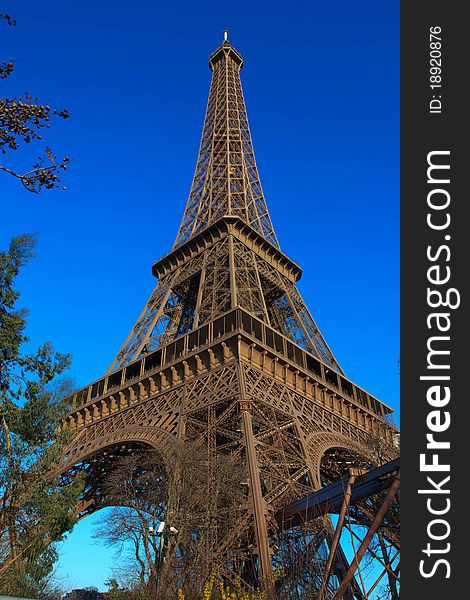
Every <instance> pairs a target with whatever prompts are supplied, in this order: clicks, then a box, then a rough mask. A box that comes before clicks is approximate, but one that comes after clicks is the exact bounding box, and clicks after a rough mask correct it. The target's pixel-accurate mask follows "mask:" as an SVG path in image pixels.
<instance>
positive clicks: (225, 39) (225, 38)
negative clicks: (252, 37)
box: [224, 29, 229, 42]
mask: <svg viewBox="0 0 470 600" xmlns="http://www.w3.org/2000/svg"><path fill="white" fill-rule="evenodd" d="M228 34H229V30H228V29H224V42H228Z"/></svg>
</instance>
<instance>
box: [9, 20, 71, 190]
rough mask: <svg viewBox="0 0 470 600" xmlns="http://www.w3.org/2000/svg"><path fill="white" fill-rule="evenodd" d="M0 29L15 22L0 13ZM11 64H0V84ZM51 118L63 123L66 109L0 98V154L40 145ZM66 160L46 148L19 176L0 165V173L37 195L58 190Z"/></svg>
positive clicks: (27, 97) (30, 100)
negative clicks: (61, 120) (54, 117)
mask: <svg viewBox="0 0 470 600" xmlns="http://www.w3.org/2000/svg"><path fill="white" fill-rule="evenodd" d="M0 25H4V26H10V27H14V26H15V25H16V21H15V20H14V19H12V18H11V17H10V15H7V14H4V13H0ZM14 68H15V62H14V60H12V59H6V60H0V80H4V79H7V78H8V77H10V75H11V74H12V73H13V71H14ZM53 116H56V117H59V118H62V119H67V118H68V117H69V116H70V114H69V112H68V111H67V110H66V109H62V110H59V109H53V108H51V107H50V106H49V105H48V104H41V103H40V102H39V101H38V99H37V98H34V97H33V96H31V94H29V93H27V92H25V93H24V94H23V95H21V96H14V97H2V98H0V153H1V155H2V157H4V158H7V156H6V155H7V154H8V153H11V152H12V151H15V150H18V148H19V147H20V146H21V144H29V143H31V142H33V141H36V142H39V143H41V142H42V139H43V138H42V135H41V134H42V131H43V130H44V129H47V128H49V127H50V121H51V118H52V117H53ZM69 160H70V159H69V158H68V157H67V156H65V157H64V158H62V160H57V157H56V156H55V154H54V152H53V151H52V149H51V148H50V147H49V146H45V147H44V149H43V152H42V155H41V156H39V157H38V159H37V160H36V162H35V163H34V164H33V165H29V166H28V167H27V169H26V170H24V171H22V172H19V171H18V170H16V169H13V168H10V167H8V166H7V165H6V164H3V161H2V162H0V170H1V171H3V172H5V173H8V174H10V175H12V176H13V177H16V178H17V179H18V180H19V181H21V183H22V184H23V186H24V187H25V188H26V189H27V190H28V191H30V192H33V193H35V194H39V193H40V192H41V190H42V189H43V188H45V189H50V188H53V187H59V186H60V181H61V179H60V175H61V173H62V171H65V170H66V169H67V167H68V163H69Z"/></svg>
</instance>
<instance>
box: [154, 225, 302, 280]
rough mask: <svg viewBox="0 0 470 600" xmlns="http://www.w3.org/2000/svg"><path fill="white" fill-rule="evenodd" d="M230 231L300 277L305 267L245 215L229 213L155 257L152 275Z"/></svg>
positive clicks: (288, 273) (173, 266) (160, 274)
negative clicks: (274, 242) (164, 253)
mask: <svg viewBox="0 0 470 600" xmlns="http://www.w3.org/2000/svg"><path fill="white" fill-rule="evenodd" d="M227 235H233V236H234V237H236V238H237V239H239V240H240V241H241V242H243V243H245V244H246V245H247V246H248V247H249V249H250V250H253V252H255V254H257V255H258V256H259V257H260V258H262V259H264V260H267V261H268V262H270V263H271V264H273V265H275V266H277V268H278V270H279V271H280V272H281V273H282V274H283V275H284V276H286V277H287V278H288V279H289V280H290V281H291V282H293V283H295V282H296V281H298V280H299V279H300V278H301V276H302V269H301V268H300V267H299V265H297V264H296V263H295V262H294V261H292V260H291V259H290V258H289V257H288V256H287V255H286V254H284V253H283V252H281V251H280V250H279V249H278V248H276V247H275V246H274V245H273V244H271V242H269V241H268V240H267V239H266V238H264V237H263V236H262V235H261V234H260V233H258V232H257V231H256V230H255V229H253V228H252V227H250V225H248V223H246V222H245V221H243V219H241V218H240V217H234V216H230V215H226V216H224V217H222V218H220V219H218V220H217V221H215V222H214V223H212V224H211V225H209V226H208V227H207V228H206V229H204V230H203V231H201V232H200V233H198V234H196V235H195V236H194V237H190V238H188V239H187V240H186V241H185V242H184V243H183V244H181V246H178V247H177V248H175V249H174V250H172V251H171V252H169V253H168V254H166V255H165V256H163V257H162V258H160V259H158V260H157V261H155V263H154V264H153V266H152V273H153V275H154V276H155V277H158V279H161V278H163V277H164V276H166V275H168V273H170V272H171V271H173V270H174V269H177V268H178V267H179V266H181V264H183V263H184V262H186V261H187V260H189V259H190V258H194V257H195V256H197V255H198V254H200V253H201V252H203V251H204V250H206V249H207V248H208V247H210V246H212V245H213V244H214V243H215V242H217V241H219V240H221V239H222V238H224V237H225V236H227Z"/></svg>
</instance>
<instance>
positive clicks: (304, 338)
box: [61, 35, 395, 597]
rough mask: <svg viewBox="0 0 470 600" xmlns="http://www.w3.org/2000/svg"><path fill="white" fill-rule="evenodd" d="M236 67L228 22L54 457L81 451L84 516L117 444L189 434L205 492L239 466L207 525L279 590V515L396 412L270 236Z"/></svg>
mask: <svg viewBox="0 0 470 600" xmlns="http://www.w3.org/2000/svg"><path fill="white" fill-rule="evenodd" d="M242 66H243V58H242V56H241V54H240V53H239V52H238V51H237V50H236V49H235V48H234V47H233V46H232V44H231V43H230V42H229V41H228V39H227V35H225V39H224V41H223V43H222V45H221V46H220V47H219V48H217V50H215V52H213V54H211V56H210V57H209V67H210V70H211V71H212V82H211V86H210V92H209V100H208V104H207V110H206V115H205V121H204V127H203V132H202V139H201V144H200V149H199V155H198V159H197V164H196V169H195V172H194V178H193V181H192V185H191V190H190V193H189V199H188V201H187V205H186V209H185V211H184V215H183V218H182V221H181V225H180V228H179V231H178V233H177V236H176V240H175V243H174V246H173V248H172V250H171V251H170V252H169V253H168V254H166V255H165V256H163V258H160V259H159V260H157V261H156V262H155V263H154V265H153V267H152V272H153V275H154V276H155V277H156V278H157V280H158V283H157V285H156V287H155V289H154V291H153V293H152V295H151V296H150V298H149V300H148V302H147V304H146V305H145V307H144V309H143V311H142V313H141V314H140V316H139V318H138V319H137V322H136V323H135V325H134V327H133V328H132V330H131V332H130V334H129V336H128V338H127V339H126V340H125V342H124V344H123V346H122V348H121V349H120V350H119V352H118V354H117V356H116V358H115V360H114V361H113V363H112V364H111V365H110V367H109V369H108V371H107V373H106V374H105V375H104V377H102V378H101V379H99V380H97V381H95V382H93V383H91V384H90V385H87V386H86V387H84V388H83V389H80V390H78V391H77V392H76V393H75V394H74V395H73V398H72V407H73V408H72V410H71V412H70V414H69V415H68V418H67V420H66V426H67V427H68V428H70V429H71V430H72V432H73V434H74V437H73V442H72V443H71V445H70V447H69V448H68V452H67V456H66V458H65V460H64V463H63V465H62V466H61V471H62V472H67V471H69V472H70V470H71V469H73V468H74V467H75V466H76V465H78V464H85V463H86V464H87V465H88V469H89V470H88V485H87V488H86V493H85V494H84V497H83V502H82V505H81V516H86V515H87V514H91V513H92V512H94V511H96V510H97V509H99V508H101V507H103V506H105V505H106V498H103V496H102V494H100V492H99V489H100V485H101V481H102V478H103V477H105V476H106V472H107V468H109V463H110V461H112V460H113V456H117V455H119V451H120V449H124V448H137V447H150V448H153V449H155V450H156V451H158V452H159V453H160V454H161V456H162V457H163V458H164V460H168V461H170V458H171V457H172V456H174V455H175V453H177V452H178V448H179V447H180V446H181V445H184V444H186V443H187V442H189V441H190V442H192V443H194V444H195V446H196V447H198V448H199V449H200V451H201V452H204V453H205V455H206V456H207V461H208V463H210V464H211V465H212V466H213V469H212V471H211V472H212V476H211V478H209V479H210V480H209V479H208V481H207V495H208V496H211V494H212V490H213V488H214V486H215V483H214V480H215V479H216V478H217V460H218V458H219V457H221V456H224V457H226V458H228V460H232V461H233V464H236V465H242V466H243V468H244V469H245V470H246V474H247V482H245V483H246V486H245V487H246V493H245V496H246V502H245V504H244V505H243V506H242V508H241V510H240V518H239V519H238V520H236V521H235V522H234V523H233V524H232V523H229V524H227V523H225V524H224V527H221V526H220V523H219V522H217V521H216V522H215V524H214V525H213V526H212V528H211V531H210V534H208V536H209V537H208V538H207V539H209V544H210V550H211V553H212V554H211V555H212V556H213V557H214V560H217V561H218V563H219V564H220V565H222V566H223V568H225V569H226V570H227V573H228V571H229V570H230V565H233V564H235V562H234V553H235V548H236V547H237V548H241V550H240V553H241V555H242V558H241V559H239V562H238V563H237V564H240V561H241V562H242V563H244V565H242V572H243V573H244V574H245V575H246V577H247V579H250V578H251V583H252V584H253V586H254V587H262V588H265V589H266V590H268V592H269V596H268V597H275V596H274V595H273V594H274V592H273V584H272V572H273V557H274V555H275V552H276V547H275V544H276V539H277V538H276V536H277V535H278V530H279V525H278V522H277V521H276V518H275V515H276V514H277V513H279V511H282V509H283V507H285V506H287V505H289V504H290V503H292V502H294V501H296V500H298V499H299V498H303V497H305V496H306V495H308V494H309V493H311V492H312V491H315V490H318V489H319V488H321V487H322V485H323V484H324V483H325V482H327V481H331V480H333V479H336V478H337V476H338V473H337V472H336V470H335V469H337V467H338V464H339V461H340V453H341V452H342V453H343V455H342V456H346V457H351V456H357V457H362V459H364V460H368V461H369V462H373V460H374V457H373V456H372V451H371V449H370V440H371V438H372V437H373V436H380V437H381V438H383V439H387V440H390V441H393V436H394V434H395V430H394V428H393V427H391V426H387V425H386V420H387V418H388V416H389V415H390V413H391V412H392V410H391V409H390V408H389V407H388V406H386V405H385V404H384V403H383V402H381V401H379V400H378V399H377V398H375V397H373V396H372V395H371V394H369V393H368V392H367V391H366V390H364V389H363V388H361V387H360V386H358V385H356V384H355V383H353V382H352V381H350V380H349V379H348V378H347V377H346V375H345V374H344V372H343V370H342V369H341V367H340V365H339V364H338V361H337V360H336V358H335V357H334V355H333V352H332V351H331V349H330V348H329V346H328V344H327V343H326V341H325V339H324V337H323V336H322V334H321V332H320V330H319V328H318V326H317V324H316V323H315V321H314V319H313V317H312V315H311V314H310V312H309V310H308V308H307V306H306V305H305V302H304V301H303V299H302V297H301V295H300V293H299V291H298V289H297V286H296V284H297V281H298V280H299V279H300V277H301V275H302V270H301V268H300V267H299V266H298V265H297V264H296V263H295V262H293V261H292V260H291V259H290V258H289V257H288V256H286V254H284V253H283V252H282V250H281V249H280V246H279V243H278V240H277V237H276V235H275V233H274V229H273V225H272V222H271V218H270V215H269V212H268V209H267V205H266V201H265V198H264V194H263V189H262V187H261V182H260V177H259V174H258V169H257V165H256V161H255V155H254V151H253V144H252V139H251V133H250V128H249V125H248V118H247V112H246V108H245V101H244V97H243V91H242V85H241V81H240V71H241V69H242ZM98 457H101V458H99V459H98ZM325 457H329V459H328V460H326V459H325ZM332 457H333V458H332ZM346 462H347V461H346ZM247 565H248V566H247ZM270 582H271V583H270Z"/></svg>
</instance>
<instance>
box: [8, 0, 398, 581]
mask: <svg viewBox="0 0 470 600" xmlns="http://www.w3.org/2000/svg"><path fill="white" fill-rule="evenodd" d="M0 10H1V11H2V12H9V13H10V14H11V15H12V16H14V17H15V18H16V19H17V22H18V25H17V27H16V28H14V29H9V28H6V29H5V28H3V29H2V30H1V32H0V57H1V58H9V57H13V58H15V59H17V64H16V72H15V74H14V75H13V76H12V77H11V78H9V79H7V80H5V81H1V82H0V96H2V95H4V94H5V95H10V96H13V95H18V94H20V93H21V92H23V91H24V90H28V91H29V92H31V93H32V94H33V95H35V96H37V97H39V98H40V99H41V101H43V102H49V103H50V104H51V105H53V106H56V107H67V108H68V109H69V110H70V112H71V114H72V118H71V119H68V120H67V121H62V122H58V123H57V125H56V126H54V127H53V128H51V130H50V132H49V133H48V134H47V141H48V142H49V143H50V145H52V147H53V148H54V149H55V150H56V151H57V153H58V154H61V155H64V154H67V155H69V156H71V157H72V158H73V162H72V164H71V167H70V171H69V173H68V174H67V178H66V185H67V187H68V189H67V191H65V192H64V191H59V190H57V191H52V192H45V193H44V194H43V195H41V196H40V197H36V196H34V195H31V194H28V193H27V192H26V191H24V190H23V189H22V188H21V187H20V186H19V185H18V183H17V182H16V181H14V180H13V179H10V178H9V177H8V176H6V175H1V174H0V203H1V212H0V247H1V248H5V247H6V246H7V244H8V241H9V239H10V238H11V237H12V236H13V235H16V234H19V233H21V232H34V231H37V232H39V234H40V243H39V247H38V256H37V258H36V259H35V260H34V261H33V262H32V263H31V264H30V265H29V267H28V268H27V270H25V271H24V273H23V275H22V276H21V279H20V286H21V290H22V305H23V306H26V307H29V309H30V327H29V335H30V337H31V339H32V341H33V342H34V343H40V342H42V341H44V340H46V339H48V340H51V341H52V342H53V344H54V345H55V346H56V348H57V349H59V350H61V351H67V352H71V353H72V354H73V366H72V369H71V373H70V374H71V375H72V376H73V377H75V378H76V380H77V383H78V384H79V385H82V384H83V385H84V384H86V383H88V382H89V381H90V380H93V379H96V378H98V377H100V376H101V375H102V374H103V373H104V371H105V370H106V368H107V366H108V365H109V363H110V362H111V361H112V359H113V357H114V355H115V353H116V352H117V350H118V349H119V348H120V346H121V344H122V342H123V340H124V339H125V337H126V336H127V334H128V332H129V330H130V328H131V327H132V325H133V323H134V321H135V319H136V318H137V316H138V315H139V313H140V311H141V309H142V307H143V305H144V304H145V302H146V300H147V298H148V296H149V295H150V293H151V291H152V289H153V287H154V285H155V281H154V279H153V278H152V275H151V265H152V263H153V261H154V260H155V259H157V258H158V257H160V256H162V255H164V254H165V253H166V252H167V251H168V250H169V249H170V247H171V245H172V244H173V241H174V238H175V236H176V233H177V229H178V226H179V222H180V219H181V216H182V212H183V209H184V206H185V202H186V198H187V194H188V191H189V187H190V184H191V179H192V175H193V169H194V165H195V161H196V157H197V151H198V145H199V140H200V135H201V129H202V123H203V118H204V110H205V106H206V102H207V95H208V90H209V83H210V71H209V69H208V66H207V58H208V56H209V54H210V53H211V52H212V51H213V50H214V49H215V48H216V47H217V46H218V45H219V43H220V42H221V40H222V30H223V29H224V28H226V27H227V28H229V30H230V32H231V33H230V39H231V41H232V43H233V44H234V46H235V47H236V48H237V49H238V50H239V51H240V52H241V53H242V54H243V55H244V58H245V65H244V68H243V71H242V82H243V86H244V92H245V99H246V102H247V108H248V116H249V119H250V125H251V129H252V135H253V141H254V147H255V153H256V157H257V161H258V167H259V171H260V175H261V179H262V183H263V187H264V191H265V195H266V199H267V202H268V206H269V209H270V212H271V216H272V220H273V223H274V227H275V229H276V233H277V236H278V239H279V241H280V244H281V248H282V249H283V250H284V252H286V253H287V254H288V255H289V256H290V257H291V258H292V259H293V260H295V261H296V262H297V263H299V264H300V265H301V266H302V267H303V268H304V275H303V278H302V281H301V282H300V284H299V289H300V291H301V293H302V295H303V297H304V299H305V300H306V302H307V304H308V306H309V308H310V310H311V312H312V313H313V315H314V317H315V319H316V320H317V323H318V324H319V326H320V328H321V330H322V332H323V334H324V336H325V338H326V340H327V342H328V344H329V345H330V347H331V348H332V350H333V352H334V353H335V355H336V357H337V358H338V360H339V362H340V364H341V365H342V367H343V369H344V370H345V372H346V374H347V375H349V377H350V378H351V379H352V380H354V381H356V382H357V383H358V384H360V385H362V386H364V387H366V388H367V389H368V390H369V391H370V392H371V393H373V394H375V395H377V396H378V397H379V398H381V399H382V400H383V401H385V402H386V403H387V404H389V405H391V406H392V407H394V408H395V409H396V410H398V407H399V364H398V360H399V272H398V265H399V228H398V227H399V3H398V1H396V2H375V1H374V2H373V1H372V0H359V1H358V2H355V3H351V2H346V1H345V0H338V1H336V2H334V3H333V2H331V3H326V2H323V3H320V2H318V3H315V2H312V1H300V2H290V3H275V2H272V1H271V2H266V1H259V2H253V1H250V2H246V1H245V0H241V1H239V2H237V3H220V2H208V1H205V0H202V2H199V3H198V2H186V1H182V2H177V3H170V2H150V1H144V0H135V1H134V2H132V3H128V2H120V1H116V0H114V1H112V2H111V1H110V0H101V1H99V2H97V1H94V2H90V1H89V0H82V1H81V2H73V3H72V2H63V1H60V2H59V1H53V0H44V1H43V2H34V1H32V0H30V1H23V2H13V1H12V0H2V2H1V3H0ZM27 153H28V152H27ZM27 153H26V154H27ZM26 154H22V155H19V154H18V157H16V158H15V159H14V162H13V161H12V162H11V163H10V164H12V165H14V166H19V165H20V164H21V162H23V160H25V159H26ZM20 156H21V158H20ZM4 162H6V161H4ZM92 521H93V518H91V519H87V520H85V521H84V522H83V523H81V524H79V526H77V528H76V530H75V531H74V533H73V534H72V535H71V536H70V539H69V540H68V541H67V542H66V543H65V544H64V546H63V549H62V559H61V563H60V573H61V574H62V575H68V576H69V580H68V581H69V585H70V586H72V587H84V586H87V585H97V586H98V587H100V588H103V581H104V579H106V578H107V577H108V576H109V575H110V564H111V562H112V560H111V556H112V553H111V552H110V551H109V549H104V550H103V549H102V548H100V547H99V546H97V545H95V544H93V542H90V530H91V528H92V525H91V523H92Z"/></svg>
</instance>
